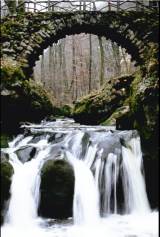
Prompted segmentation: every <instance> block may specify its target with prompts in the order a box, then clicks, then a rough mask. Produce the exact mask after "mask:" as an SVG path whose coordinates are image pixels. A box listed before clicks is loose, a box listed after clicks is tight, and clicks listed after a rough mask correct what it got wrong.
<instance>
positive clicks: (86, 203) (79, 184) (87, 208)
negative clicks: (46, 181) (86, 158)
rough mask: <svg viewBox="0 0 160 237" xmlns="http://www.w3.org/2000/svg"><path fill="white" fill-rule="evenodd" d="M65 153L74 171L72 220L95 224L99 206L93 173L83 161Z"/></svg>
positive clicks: (79, 222)
mask: <svg viewBox="0 0 160 237" xmlns="http://www.w3.org/2000/svg"><path fill="white" fill-rule="evenodd" d="M66 155H67V159H68V160H69V162H70V163H71V164H72V165H73V168H74V172H75V191H74V204H73V213H74V222H75V224H78V225H79V224H96V223H97V221H98V218H99V206H98V190H97V189H96V186H95V181H94V177H93V174H92V172H91V170H90V169H89V168H88V167H87V166H86V165H85V164H84V162H83V161H81V160H77V159H75V158H74V157H73V156H72V154H71V153H69V152H66ZM88 190H89V192H90V195H88Z"/></svg>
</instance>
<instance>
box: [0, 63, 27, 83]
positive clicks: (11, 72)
mask: <svg viewBox="0 0 160 237" xmlns="http://www.w3.org/2000/svg"><path fill="white" fill-rule="evenodd" d="M0 73H1V83H2V86H3V87H4V86H5V87H7V86H10V85H11V84H13V83H16V82H17V81H21V80H24V78H25V76H24V74H23V71H22V69H21V67H20V65H19V64H18V63H17V62H16V61H13V60H12V59H10V58H7V59H6V60H2V63H1V69H0Z"/></svg>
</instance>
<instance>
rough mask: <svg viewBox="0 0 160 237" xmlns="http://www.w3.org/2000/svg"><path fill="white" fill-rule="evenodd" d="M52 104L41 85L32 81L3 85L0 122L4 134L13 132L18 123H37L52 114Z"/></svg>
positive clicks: (19, 81)
mask: <svg viewBox="0 0 160 237" xmlns="http://www.w3.org/2000/svg"><path fill="white" fill-rule="evenodd" d="M53 104H54V102H53V100H52V99H51V98H50V95H49V93H48V92H47V91H46V90H45V89H44V88H43V86H42V85H41V84H38V83H36V82H35V81H33V80H31V79H30V80H28V81H27V80H23V78H22V80H18V81H17V82H16V83H8V82H7V83H6V84H5V86H4V84H3V89H2V92H1V113H2V116H1V122H2V130H3V131H4V132H11V131H12V132H14V131H13V129H14V130H16V129H17V128H18V127H19V123H20V122H25V121H30V122H39V121H40V120H42V119H43V118H44V117H45V116H49V115H51V114H53V113H54V106H53Z"/></svg>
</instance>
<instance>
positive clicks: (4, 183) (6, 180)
mask: <svg viewBox="0 0 160 237" xmlns="http://www.w3.org/2000/svg"><path fill="white" fill-rule="evenodd" d="M12 175H13V167H12V165H11V164H10V163H9V162H8V158H7V156H5V154H4V153H1V224H2V223H3V220H4V213H5V207H6V204H7V201H8V200H9V198H10V186H11V178H12Z"/></svg>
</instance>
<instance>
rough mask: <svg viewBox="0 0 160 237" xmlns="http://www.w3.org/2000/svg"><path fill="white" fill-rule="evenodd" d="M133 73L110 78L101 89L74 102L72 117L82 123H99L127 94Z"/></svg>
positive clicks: (109, 114)
mask: <svg viewBox="0 0 160 237" xmlns="http://www.w3.org/2000/svg"><path fill="white" fill-rule="evenodd" d="M133 78H134V76H133V75H128V76H122V77H119V78H114V79H110V80H109V81H107V83H106V85H105V86H104V87H103V89H102V90H100V91H97V92H93V93H91V94H90V95H88V96H86V97H84V98H82V99H81V100H80V101H77V102H76V103H75V106H74V109H73V117H74V119H75V120H76V121H77V122H80V123H82V124H100V123H103V122H104V121H105V120H106V119H108V118H109V117H110V116H111V115H112V114H113V112H115V111H116V110H117V108H119V107H121V106H123V103H124V101H125V99H126V98H127V97H128V96H129V91H130V84H131V82H132V80H133Z"/></svg>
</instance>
